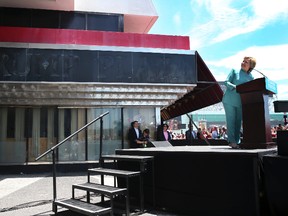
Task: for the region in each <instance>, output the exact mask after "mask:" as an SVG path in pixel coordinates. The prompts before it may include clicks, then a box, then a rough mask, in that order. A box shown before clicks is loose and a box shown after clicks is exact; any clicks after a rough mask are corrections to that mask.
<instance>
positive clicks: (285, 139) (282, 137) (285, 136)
mask: <svg viewBox="0 0 288 216" xmlns="http://www.w3.org/2000/svg"><path fill="white" fill-rule="evenodd" d="M277 149H278V155H282V156H288V131H287V130H283V131H277Z"/></svg>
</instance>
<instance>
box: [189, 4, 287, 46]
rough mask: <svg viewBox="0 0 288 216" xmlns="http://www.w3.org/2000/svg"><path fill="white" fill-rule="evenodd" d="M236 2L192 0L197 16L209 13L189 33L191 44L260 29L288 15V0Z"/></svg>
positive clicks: (202, 44)
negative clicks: (201, 0) (202, 21)
mask: <svg viewBox="0 0 288 216" xmlns="http://www.w3.org/2000/svg"><path fill="white" fill-rule="evenodd" d="M233 4H235V1H233V0H218V1H215V0H205V1H203V2H201V3H200V2H198V1H195V0H191V6H192V7H193V9H192V11H193V13H194V14H193V16H195V17H197V19H198V20H199V17H201V15H198V16H197V14H195V13H200V14H203V13H206V14H205V15H204V14H203V15H202V16H203V17H204V16H205V18H203V20H205V22H204V23H201V21H200V22H198V23H197V24H195V25H193V27H192V29H191V31H190V32H188V33H187V34H188V35H190V41H191V45H194V44H195V42H194V41H195V40H196V41H197V43H196V44H198V47H195V49H199V48H200V47H202V46H207V45H210V44H213V43H217V42H221V41H224V40H227V39H229V38H232V37H234V36H237V35H240V34H245V33H249V32H253V31H256V30H258V29H261V28H263V27H264V26H266V25H267V24H269V23H271V22H274V21H276V20H277V19H278V18H282V19H283V18H287V17H288V1H287V0H274V1H273V2H272V1H268V0H252V1H244V2H238V5H237V6H235V5H233ZM207 17H209V19H208V20H207ZM191 47H192V46H191Z"/></svg>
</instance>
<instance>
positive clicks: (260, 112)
mask: <svg viewBox="0 0 288 216" xmlns="http://www.w3.org/2000/svg"><path fill="white" fill-rule="evenodd" d="M236 91H237V92H238V93H239V94H240V96H241V101H242V115H243V141H242V143H241V144H240V147H241V148H244V149H266V148H271V147H275V146H276V143H275V142H272V135H271V124H270V116H269V107H268V97H269V95H272V94H277V84H276V83H275V82H273V81H271V80H269V79H268V78H267V77H263V78H258V79H255V80H252V81H250V82H247V83H243V84H241V85H238V86H237V87H236Z"/></svg>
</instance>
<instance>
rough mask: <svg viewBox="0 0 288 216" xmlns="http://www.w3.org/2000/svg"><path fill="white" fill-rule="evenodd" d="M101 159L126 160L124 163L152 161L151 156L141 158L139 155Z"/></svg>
mask: <svg viewBox="0 0 288 216" xmlns="http://www.w3.org/2000/svg"><path fill="white" fill-rule="evenodd" d="M101 158H102V159H106V160H126V161H138V162H142V161H147V160H152V159H153V158H154V157H153V156H141V155H115V154H114V155H102V156H101Z"/></svg>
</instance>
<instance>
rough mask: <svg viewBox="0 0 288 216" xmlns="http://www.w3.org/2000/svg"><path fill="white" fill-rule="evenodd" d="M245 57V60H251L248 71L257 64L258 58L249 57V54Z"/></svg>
mask: <svg viewBox="0 0 288 216" xmlns="http://www.w3.org/2000/svg"><path fill="white" fill-rule="evenodd" d="M244 59H245V60H246V59H248V60H249V61H250V68H249V70H248V72H251V71H252V70H253V69H254V68H255V66H256V59H255V58H253V57H249V56H245V57H244Z"/></svg>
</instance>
